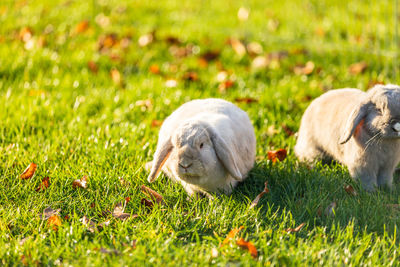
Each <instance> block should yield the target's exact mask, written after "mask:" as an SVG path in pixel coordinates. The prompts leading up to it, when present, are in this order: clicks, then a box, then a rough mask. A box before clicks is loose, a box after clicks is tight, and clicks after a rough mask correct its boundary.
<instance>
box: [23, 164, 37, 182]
mask: <svg viewBox="0 0 400 267" xmlns="http://www.w3.org/2000/svg"><path fill="white" fill-rule="evenodd" d="M36 168H37V165H36V164H35V163H33V162H32V163H31V164H29V166H28V167H27V168H26V169H25V171H24V172H23V173H22V174H21V176H20V177H21V179H23V180H25V179H30V178H32V176H33V175H34V174H35V171H36Z"/></svg>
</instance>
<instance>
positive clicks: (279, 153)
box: [267, 148, 287, 163]
mask: <svg viewBox="0 0 400 267" xmlns="http://www.w3.org/2000/svg"><path fill="white" fill-rule="evenodd" d="M286 156H287V151H286V149H284V148H280V149H278V150H275V151H268V154H267V157H268V159H269V160H270V161H272V162H273V163H275V162H277V161H278V160H279V161H283V160H284V159H285V158H286Z"/></svg>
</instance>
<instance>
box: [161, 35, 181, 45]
mask: <svg viewBox="0 0 400 267" xmlns="http://www.w3.org/2000/svg"><path fill="white" fill-rule="evenodd" d="M164 40H165V42H166V43H167V44H169V45H179V44H181V43H182V42H181V40H179V38H178V37H175V36H167V37H165V39H164Z"/></svg>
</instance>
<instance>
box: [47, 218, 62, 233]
mask: <svg viewBox="0 0 400 267" xmlns="http://www.w3.org/2000/svg"><path fill="white" fill-rule="evenodd" d="M47 225H48V226H51V227H52V228H53V230H54V231H57V230H58V226H61V218H60V217H58V215H56V214H54V215H51V216H50V217H49V219H48V220H47Z"/></svg>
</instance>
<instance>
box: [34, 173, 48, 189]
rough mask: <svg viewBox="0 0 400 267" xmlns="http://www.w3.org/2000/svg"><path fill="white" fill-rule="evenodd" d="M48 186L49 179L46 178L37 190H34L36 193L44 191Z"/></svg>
mask: <svg viewBox="0 0 400 267" xmlns="http://www.w3.org/2000/svg"><path fill="white" fill-rule="evenodd" d="M49 186H50V178H49V177H48V176H46V177H44V178H43V180H42V183H41V184H40V185H39V187H38V188H36V190H35V191H36V192H39V191H44V190H46V188H48V187H49Z"/></svg>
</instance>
